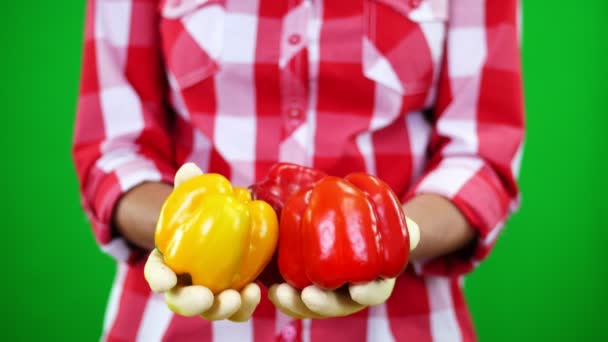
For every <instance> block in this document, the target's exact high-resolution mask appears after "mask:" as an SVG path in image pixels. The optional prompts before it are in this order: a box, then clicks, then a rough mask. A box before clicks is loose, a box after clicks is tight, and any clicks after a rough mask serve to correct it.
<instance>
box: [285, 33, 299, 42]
mask: <svg viewBox="0 0 608 342" xmlns="http://www.w3.org/2000/svg"><path fill="white" fill-rule="evenodd" d="M287 40H288V41H289V44H291V45H298V44H300V42H301V41H302V36H300V35H299V34H297V33H294V34H292V35H290V36H289V38H288V39H287Z"/></svg>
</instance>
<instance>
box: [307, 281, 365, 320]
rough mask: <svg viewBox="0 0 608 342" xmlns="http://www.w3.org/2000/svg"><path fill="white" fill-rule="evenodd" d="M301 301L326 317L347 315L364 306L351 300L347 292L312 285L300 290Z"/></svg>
mask: <svg viewBox="0 0 608 342" xmlns="http://www.w3.org/2000/svg"><path fill="white" fill-rule="evenodd" d="M302 301H303V302H304V304H306V306H307V307H308V308H309V309H310V310H311V311H313V312H316V313H317V314H319V315H321V316H326V317H340V316H347V315H350V314H353V313H355V312H357V311H359V310H362V309H364V308H365V305H362V304H359V303H357V302H355V301H353V300H352V299H351V298H350V295H349V294H348V292H345V291H330V290H323V289H321V288H319V287H317V286H314V285H311V286H308V287H306V288H305V289H304V290H302Z"/></svg>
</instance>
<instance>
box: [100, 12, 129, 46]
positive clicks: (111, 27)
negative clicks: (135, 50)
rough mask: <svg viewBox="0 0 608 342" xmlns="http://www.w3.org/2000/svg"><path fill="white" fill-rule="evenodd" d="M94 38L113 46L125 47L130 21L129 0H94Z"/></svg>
mask: <svg viewBox="0 0 608 342" xmlns="http://www.w3.org/2000/svg"><path fill="white" fill-rule="evenodd" d="M95 4H96V6H95V38H97V39H104V40H106V41H108V42H109V43H111V44H112V45H114V46H120V47H126V46H127V45H128V42H129V25H130V23H131V2H130V1H96V2H95Z"/></svg>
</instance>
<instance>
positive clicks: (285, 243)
mask: <svg viewBox="0 0 608 342" xmlns="http://www.w3.org/2000/svg"><path fill="white" fill-rule="evenodd" d="M280 227H281V228H280V231H279V250H278V260H279V261H278V262H279V270H280V272H281V274H282V276H283V278H284V279H285V280H286V281H287V282H288V283H289V284H290V285H292V286H294V287H295V288H299V289H303V288H305V287H307V286H309V285H313V284H314V285H317V286H319V287H321V288H324V289H337V288H339V287H341V286H342V285H344V284H346V283H350V284H353V283H366V282H370V281H373V280H375V279H378V278H393V277H396V276H398V275H399V274H400V273H401V272H402V271H403V269H404V268H405V266H406V265H407V261H408V257H409V250H410V248H409V243H410V241H409V235H408V230H407V224H406V220H405V215H404V213H403V210H402V208H401V205H400V203H399V200H398V199H397V197H396V196H395V194H394V193H393V192H392V190H391V189H390V188H389V186H388V185H387V184H386V183H384V182H382V181H381V180H380V179H378V178H376V177H374V176H371V175H368V174H364V173H354V174H350V175H348V176H347V177H345V178H344V179H342V178H338V177H332V176H327V177H324V178H323V179H321V180H320V181H318V182H317V183H315V184H314V185H313V186H312V188H310V189H308V190H304V191H300V192H298V193H297V194H295V195H294V196H292V197H291V198H289V200H288V201H287V202H286V203H285V206H284V208H283V211H282V214H281V218H280Z"/></svg>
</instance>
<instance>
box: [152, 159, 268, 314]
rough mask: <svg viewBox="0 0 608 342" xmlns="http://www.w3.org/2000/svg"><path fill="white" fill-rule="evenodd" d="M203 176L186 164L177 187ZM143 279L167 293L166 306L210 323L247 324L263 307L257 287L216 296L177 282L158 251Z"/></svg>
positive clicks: (246, 287)
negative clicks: (229, 321) (259, 305)
mask: <svg viewBox="0 0 608 342" xmlns="http://www.w3.org/2000/svg"><path fill="white" fill-rule="evenodd" d="M202 173H203V172H202V171H201V170H200V169H199V168H198V167H197V166H196V165H195V164H193V163H188V164H184V165H183V166H182V167H181V168H180V169H179V170H178V171H177V173H176V174H175V186H176V187H177V186H179V185H180V184H181V183H183V182H184V181H185V180H188V179H190V178H192V177H195V176H198V175H200V174H202ZM144 276H145V278H146V280H147V281H148V285H150V288H151V289H152V291H154V292H156V293H164V295H165V301H166V303H167V306H168V307H169V308H170V309H171V310H172V311H173V312H175V313H177V314H179V315H182V316H195V315H200V316H202V317H203V318H205V319H208V320H221V319H229V320H231V321H235V322H244V321H247V320H249V319H250V318H251V315H252V314H253V311H254V310H255V308H256V307H257V306H258V304H259V303H260V297H261V292H260V288H259V286H258V285H257V284H255V283H251V284H249V285H247V286H245V287H244V288H243V289H242V290H241V291H240V292H239V291H236V290H231V289H230V290H224V291H222V292H221V293H219V294H218V295H216V296H214V295H213V293H212V292H211V290H209V289H208V288H207V287H205V286H200V285H191V284H187V283H184V282H183V281H179V282H178V277H177V275H176V274H175V272H173V271H172V270H171V268H169V267H168V266H167V265H165V263H164V262H163V257H162V255H161V253H160V252H159V251H158V250H157V249H155V250H153V251H152V253H150V256H149V257H148V260H147V261H146V265H145V267H144Z"/></svg>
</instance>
